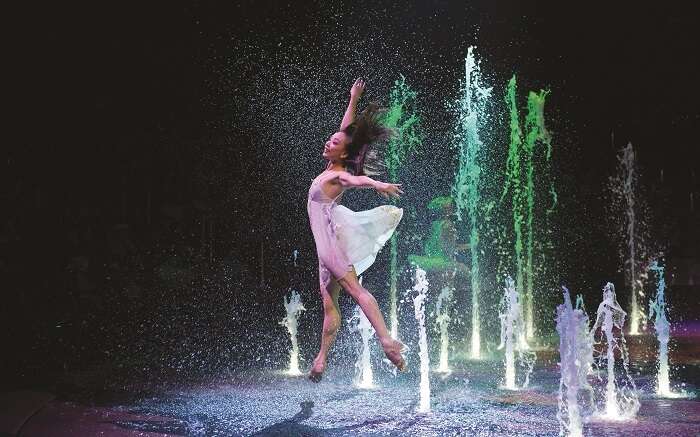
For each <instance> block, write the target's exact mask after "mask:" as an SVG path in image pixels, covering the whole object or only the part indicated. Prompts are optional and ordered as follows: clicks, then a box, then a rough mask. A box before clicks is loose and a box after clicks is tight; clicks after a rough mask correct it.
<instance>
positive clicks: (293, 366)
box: [279, 290, 306, 376]
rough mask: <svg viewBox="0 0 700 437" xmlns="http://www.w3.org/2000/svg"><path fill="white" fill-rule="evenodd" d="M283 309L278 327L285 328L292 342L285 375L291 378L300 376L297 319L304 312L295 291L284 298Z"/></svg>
mask: <svg viewBox="0 0 700 437" xmlns="http://www.w3.org/2000/svg"><path fill="white" fill-rule="evenodd" d="M284 309H285V310H287V315H286V316H285V317H284V319H282V321H281V322H279V323H280V325H283V326H286V327H287V331H288V332H289V338H290V340H291V342H292V349H291V350H290V352H289V369H288V370H287V374H289V375H292V376H299V375H301V374H302V373H301V370H299V343H298V342H297V318H298V316H299V313H300V312H302V311H306V308H304V304H302V303H301V296H300V295H299V293H298V292H297V291H296V290H292V291H291V293H290V296H289V299H287V297H286V296H284Z"/></svg>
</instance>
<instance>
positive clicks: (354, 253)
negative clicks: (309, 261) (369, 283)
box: [307, 173, 403, 286]
mask: <svg viewBox="0 0 700 437" xmlns="http://www.w3.org/2000/svg"><path fill="white" fill-rule="evenodd" d="M328 176H333V174H332V173H330V174H327V175H323V174H321V175H320V176H319V177H317V178H316V179H315V180H314V182H313V183H312V184H311V188H309V198H308V202H307V210H308V213H309V222H310V224H311V231H312V232H313V234H314V240H315V242H316V252H317V254H318V261H319V276H320V282H321V285H322V286H327V285H328V284H329V283H330V281H331V279H332V278H335V279H340V278H342V277H343V276H345V274H347V272H349V271H351V270H352V268H353V267H354V268H355V272H356V274H357V275H358V276H359V275H360V274H361V273H362V272H364V271H365V270H367V268H369V266H371V265H372V264H373V263H374V260H375V259H376V257H377V254H378V253H379V251H380V250H381V248H382V247H383V246H384V244H385V243H386V241H387V240H388V239H389V238H391V235H392V234H393V233H394V230H395V229H396V227H397V226H398V224H399V222H400V221H401V218H402V217H403V209H401V208H397V207H395V206H393V205H382V206H378V207H376V208H372V209H370V210H367V211H352V210H351V209H349V208H346V207H344V206H342V205H339V204H338V203H337V200H338V199H339V198H340V197H341V195H342V193H341V194H340V195H338V197H336V198H335V199H331V198H330V197H328V196H327V195H326V194H325V193H324V192H323V189H322V188H321V186H322V184H323V182H324V181H325V179H326V178H328Z"/></svg>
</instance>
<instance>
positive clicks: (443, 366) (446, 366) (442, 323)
mask: <svg viewBox="0 0 700 437" xmlns="http://www.w3.org/2000/svg"><path fill="white" fill-rule="evenodd" d="M453 294H454V290H453V288H452V287H450V286H445V287H442V291H441V292H440V294H439V295H438V298H437V303H436V304H435V313H437V318H436V319H437V324H438V329H439V330H440V364H439V365H438V368H437V371H438V372H443V373H449V372H451V370H450V363H449V348H450V335H449V331H448V328H449V326H450V314H449V307H448V304H449V302H450V301H451V300H452V295H453Z"/></svg>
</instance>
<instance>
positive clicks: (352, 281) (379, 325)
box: [338, 269, 405, 370]
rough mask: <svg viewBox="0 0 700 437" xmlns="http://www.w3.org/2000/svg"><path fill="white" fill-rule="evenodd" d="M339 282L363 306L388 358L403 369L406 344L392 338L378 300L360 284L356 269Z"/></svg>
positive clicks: (363, 310)
mask: <svg viewBox="0 0 700 437" xmlns="http://www.w3.org/2000/svg"><path fill="white" fill-rule="evenodd" d="M338 282H339V283H340V285H341V286H342V287H343V289H344V290H345V291H347V292H348V294H350V296H352V298H353V299H354V300H355V302H357V304H358V305H359V306H360V308H362V312H364V313H365V316H367V319H368V320H369V322H370V323H371V324H372V327H373V328H374V330H375V331H376V333H377V338H378V339H379V342H380V343H381V345H382V348H383V349H384V353H385V354H386V355H387V358H389V359H390V360H391V362H392V363H394V364H395V365H396V367H398V368H399V369H400V370H403V367H404V365H405V362H404V360H403V357H401V350H402V349H403V348H404V347H405V346H404V345H403V344H402V343H401V342H400V341H397V340H394V339H393V338H391V335H390V334H389V330H388V329H387V328H386V323H385V322H384V317H383V316H382V313H381V311H379V305H378V304H377V300H376V299H375V298H374V296H372V293H370V292H369V291H367V289H366V288H364V287H363V286H362V285H360V281H358V279H357V274H355V270H354V269H353V270H352V271H351V272H348V273H347V274H346V275H345V276H343V277H342V278H340V279H338Z"/></svg>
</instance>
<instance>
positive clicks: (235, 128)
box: [0, 0, 700, 378]
mask: <svg viewBox="0 0 700 437" xmlns="http://www.w3.org/2000/svg"><path fill="white" fill-rule="evenodd" d="M327 3H331V2H281V1H279V2H278V1H262V0H261V1H250V2H223V1H220V2H204V1H196V2H195V1H192V2H183V1H174V2H146V3H141V4H124V3H120V4H116V3H115V4H111V5H105V4H101V3H92V4H81V5H66V4H53V5H48V6H44V7H42V9H41V11H37V10H35V9H34V8H33V7H30V6H25V7H24V9H23V10H17V11H15V14H14V16H15V17H16V20H15V23H14V27H15V28H16V29H17V31H16V32H15V34H14V37H13V39H12V41H11V45H12V46H13V47H12V48H11V50H10V54H11V56H12V58H13V61H12V62H8V63H6V64H5V68H6V69H7V70H9V72H10V75H11V77H12V79H11V81H10V82H9V83H7V84H6V85H7V86H8V88H9V91H10V95H11V96H12V101H13V103H12V105H11V107H10V112H11V113H12V118H11V120H12V123H11V126H10V129H11V130H13V131H16V132H17V133H18V136H17V138H16V139H15V140H12V141H8V142H6V144H5V147H3V154H4V159H3V160H2V165H3V169H2V172H1V174H2V178H3V180H2V186H3V190H2V194H3V203H4V205H5V207H4V208H2V213H1V214H0V217H1V219H2V222H1V223H2V228H0V229H1V230H2V232H0V247H1V248H2V255H1V258H0V272H2V276H3V278H4V281H3V282H4V283H5V284H6V286H4V287H3V289H4V293H3V294H4V296H5V297H4V300H5V304H4V305H3V308H4V309H3V312H2V315H1V318H2V320H3V321H4V322H5V323H6V325H7V327H6V329H3V334H4V335H5V336H6V338H5V340H6V341H8V342H9V344H10V345H11V349H12V350H15V351H18V352H17V355H18V356H23V357H24V358H22V359H21V360H18V361H17V363H16V364H15V363H9V364H6V365H8V366H10V369H11V370H12V371H13V372H16V371H17V369H19V368H22V367H24V368H27V366H29V367H31V366H32V365H35V367H36V368H50V369H53V368H58V367H61V366H63V367H64V368H65V367H66V366H67V367H71V366H73V367H78V366H80V365H81V363H88V362H93V361H97V360H99V359H100V356H101V355H100V353H101V352H100V350H101V346H95V345H102V344H104V338H100V335H99V334H95V335H89V334H86V333H85V329H88V328H89V327H97V328H96V329H98V330H97V331H96V332H102V333H103V335H107V334H105V333H109V337H110V342H111V341H112V340H113V339H114V338H116V337H118V336H119V335H121V334H123V331H124V329H125V328H124V327H125V326H130V325H131V324H132V322H133V321H134V320H143V319H145V318H147V317H146V316H144V314H151V315H152V317H153V318H157V317H159V316H158V314H162V313H163V312H167V311H174V309H173V308H180V307H178V305H181V306H186V307H188V308H190V312H189V313H188V314H189V315H190V316H192V317H198V316H197V312H196V308H197V305H196V303H197V302H204V301H207V302H208V304H210V305H213V304H212V299H213V298H212V296H217V299H222V301H224V302H229V301H227V300H226V299H228V298H226V297H222V294H221V293H218V292H217V291H215V290H217V289H219V288H222V287H223V288H226V289H229V288H227V287H228V286H226V287H224V286H222V285H221V284H222V283H223V282H225V281H231V280H233V281H234V282H235V283H237V284H239V285H240V284H244V285H240V287H241V288H247V291H246V292H245V293H248V294H246V296H248V297H247V298H246V299H247V300H246V299H243V300H242V301H240V302H239V303H238V304H237V305H241V306H243V307H245V306H246V305H249V306H251V307H252V306H254V305H256V304H258V303H260V302H263V303H264V302H277V303H278V301H281V299H280V296H281V295H282V293H284V291H285V290H286V287H287V286H288V284H289V283H291V282H293V281H297V282H298V284H304V285H303V287H305V288H308V289H310V288H312V287H313V286H314V284H315V283H316V282H315V281H316V277H315V275H316V271H315V268H316V264H315V263H316V260H315V258H314V257H315V254H314V252H313V240H311V235H310V232H308V223H307V221H306V220H307V219H306V211H305V200H306V199H305V196H306V190H307V189H308V183H309V182H310V180H311V179H312V178H313V177H314V176H315V175H316V174H318V173H319V172H320V171H322V169H323V162H322V158H321V157H320V153H321V148H322V144H323V142H324V141H325V139H326V138H327V136H328V135H330V134H332V133H333V131H334V129H336V128H337V123H339V121H340V119H341V118H342V111H343V109H344V106H345V105H346V102H347V100H346V99H347V93H348V90H349V87H350V85H351V83H352V79H353V78H355V77H358V76H363V77H367V78H368V91H367V100H365V102H367V101H368V100H369V99H379V100H381V99H382V96H383V95H385V93H386V91H387V90H388V87H389V86H390V85H391V83H392V82H393V81H394V80H395V79H396V78H397V75H398V73H401V74H403V75H404V76H405V77H406V79H407V80H408V81H409V82H410V83H411V84H412V86H413V87H414V88H415V89H416V90H418V91H419V93H420V95H421V103H422V105H423V108H424V111H425V117H426V119H428V120H430V119H431V116H433V117H434V118H436V119H438V118H440V117H441V115H440V114H443V113H444V112H441V111H444V102H445V101H447V100H449V99H454V97H455V93H456V91H457V89H458V81H459V78H460V74H461V73H462V70H461V68H463V67H462V65H463V59H464V56H465V55H466V51H467V48H468V47H469V46H472V45H474V46H476V47H477V50H478V53H479V56H480V58H481V59H482V69H483V71H484V72H485V74H486V75H487V76H488V77H489V79H490V80H491V81H492V83H493V85H494V87H495V88H496V89H498V91H497V92H496V93H497V97H498V98H499V99H500V98H501V97H500V96H501V95H502V94H501V93H502V89H503V87H504V84H505V82H506V81H507V79H508V78H510V76H511V75H513V74H517V77H518V80H519V87H520V90H521V92H522V93H524V92H525V90H539V89H549V90H551V95H550V98H549V100H548V103H547V117H548V119H547V120H548V125H549V127H550V128H551V129H552V132H553V135H554V144H555V145H556V148H555V154H557V156H556V159H555V162H556V165H557V178H558V181H559V183H560V184H561V186H562V187H564V188H563V189H562V190H563V191H562V192H563V193H565V195H566V196H565V198H564V199H563V203H562V207H563V208H570V209H569V210H570V212H571V213H570V215H568V216H563V218H562V220H561V222H560V226H561V228H560V229H559V230H560V231H561V232H562V233H564V234H566V235H567V237H565V238H568V239H570V241H571V244H570V245H569V246H568V247H566V248H564V247H562V251H563V252H564V253H563V254H562V256H563V257H568V256H571V257H572V258H575V259H576V260H579V259H585V260H588V262H587V263H585V265H583V266H582V265H580V263H578V262H577V264H578V265H576V266H572V265H570V264H567V267H566V269H565V270H566V271H565V272H564V273H562V276H563V279H568V280H571V281H572V282H574V283H575V286H578V287H580V288H589V289H591V290H595V289H597V288H598V287H599V285H600V284H601V282H602V281H603V280H604V278H603V276H605V275H608V277H611V276H612V277H614V278H616V279H621V275H620V274H619V272H618V266H617V264H616V261H615V249H614V247H613V244H612V243H611V242H610V241H609V238H608V236H607V234H606V230H605V220H604V217H603V216H604V214H605V208H604V205H603V204H602V203H603V202H604V198H605V183H606V180H607V178H608V176H610V175H611V174H612V172H613V171H614V167H615V163H616V160H615V155H616V153H617V150H618V149H619V148H620V147H622V146H623V145H625V144H626V143H627V142H628V141H631V142H632V143H633V144H634V145H635V147H636V148H637V150H638V154H639V165H640V168H641V170H642V174H643V177H642V181H643V183H644V185H645V187H646V190H647V194H648V198H649V202H650V207H651V209H652V210H653V212H654V219H653V222H654V223H658V232H659V235H661V236H662V237H661V238H663V239H664V243H663V245H664V246H665V247H666V248H667V254H668V255H669V256H670V257H673V256H675V257H682V258H692V259H695V260H696V262H697V259H698V258H699V257H700V252H699V251H700V249H699V248H700V235H699V234H700V232H699V231H698V229H699V228H700V213H699V212H698V208H699V206H698V202H700V181H699V178H700V175H698V173H699V171H698V167H699V166H698V162H699V157H700V153H699V152H698V149H699V147H700V144H698V140H697V134H696V133H697V132H698V128H700V109H699V107H698V102H699V101H700V90H699V89H698V86H697V64H698V62H697V59H698V53H700V50H699V49H700V47H699V46H700V43H699V41H700V34H699V33H700V31H699V30H698V29H700V26H698V24H700V18H699V16H698V14H697V12H696V11H695V10H691V9H690V8H691V6H689V5H688V4H687V3H683V2H677V3H669V2H654V3H651V4H650V5H643V4H642V3H641V2H583V3H578V4H577V5H575V6H574V5H573V4H572V3H570V2H493V1H479V2H469V1H433V2H408V3H409V4H407V5H405V6H401V7H398V6H397V5H398V3H397V2H382V1H372V2H365V1H354V2H341V3H335V4H334V5H333V6H329V4H327ZM10 19H12V18H10ZM383 93H384V94H383ZM426 126H427V128H426V129H427V133H428V136H429V138H428V139H427V140H426V142H425V144H424V146H425V148H424V150H423V151H422V152H421V153H422V154H423V155H422V156H423V157H425V156H426V154H429V153H430V151H431V148H432V149H435V148H437V147H440V143H441V142H442V140H444V138H445V134H444V133H439V132H441V129H442V128H443V127H444V126H443V125H441V124H440V122H439V121H435V122H427V123H426ZM433 133H434V135H432V137H431V134H433ZM613 133H614V144H613V142H612V140H611V135H612V134H613ZM441 156H443V157H444V155H441ZM420 159H421V158H418V160H419V161H420ZM422 159H425V158H422ZM420 162H424V161H420ZM434 171H435V170H434V169H431V168H423V169H421V170H417V171H416V173H415V174H412V175H410V176H408V175H407V176H406V179H407V185H408V186H410V184H411V183H417V181H419V180H420V178H421V177H429V176H430V175H431V174H432V173H434ZM662 172H663V180H662V179H661V177H662V176H661V173H662ZM451 177H452V173H449V174H446V175H437V176H435V178H436V179H435V180H436V181H437V182H436V184H437V185H438V186H441V187H442V185H440V184H443V185H444V183H445V182H447V180H448V179H449V178H451ZM691 193H694V196H695V207H694V210H691V209H690V204H689V198H690V195H691ZM407 196H410V192H409V193H407ZM358 199H360V200H359V202H368V200H367V199H369V198H368V197H361V196H360V197H358ZM375 203H376V199H375ZM261 248H262V254H263V256H264V258H265V260H266V261H265V265H264V267H262V266H261ZM293 249H299V250H300V252H301V254H302V258H303V260H302V261H303V263H302V268H303V270H302V272H301V273H300V272H296V273H293V272H292V271H291V270H290V256H291V252H292V250H293ZM185 265H186V266H194V267H191V268H190V269H189V270H188V271H187V272H185V273H182V272H183V271H184V270H185V268H184V267H183V266H185ZM164 266H166V267H167V268H171V269H172V270H173V271H175V270H177V271H178V272H180V273H182V274H183V275H184V276H177V275H176V276H177V279H173V281H174V282H177V283H178V284H179V286H182V284H183V283H187V284H191V286H192V287H195V285H194V284H198V285H196V287H199V288H198V289H200V290H201V289H202V288H201V287H204V288H207V287H209V288H207V289H208V290H210V291H209V292H208V294H205V296H203V295H202V293H191V292H184V291H183V292H179V293H174V294H172V293H169V292H166V291H165V290H166V289H167V288H168V286H167V285H163V283H162V282H159V279H158V278H160V279H162V278H163V277H164V276H163V275H162V274H160V273H158V272H162V271H164V269H166V267H164ZM222 266H225V269H223V270H222ZM261 267H262V268H263V269H264V270H263V271H262V272H261ZM222 272H223V273H222ZM290 272H292V273H290ZM178 274H179V273H178ZM261 274H263V275H265V276H266V286H267V287H268V288H264V287H261V288H259V289H258V291H257V292H254V291H251V290H252V289H253V288H255V287H260V286H259V280H260V275H261ZM159 275H160V276H159ZM290 277H293V280H292V279H290ZM232 278H233V279H232ZM8 279H9V280H8ZM171 279H172V277H171ZM202 284H208V285H206V286H203V285H202ZM212 284H213V285H212ZM217 287H219V288H217ZM185 288H186V287H185ZM154 289H159V290H161V291H158V292H154V291H153V290H154ZM256 289H257V288H256ZM689 290H690V289H689ZM695 290H697V288H695ZM245 293H244V294H245ZM309 293H310V294H309V296H311V295H312V294H311V292H310V291H309ZM207 296H208V297H207ZM170 299H172V301H173V302H180V303H179V304H177V303H170V304H169V305H171V306H170V307H167V308H166V307H164V306H163V304H162V303H163V302H164V301H166V300H167V301H170ZM207 299H208V300H207ZM230 299H233V300H235V299H236V298H235V297H230ZM214 300H216V299H214ZM690 301H691V302H693V304H694V305H695V310H690V311H689V312H688V313H687V314H688V315H690V314H692V313H693V312H694V311H696V310H697V303H696V301H697V299H690ZM188 302H189V303H188ZM229 303H230V302H229ZM202 305H204V304H202ZM114 308H122V309H123V312H121V313H119V314H118V315H114V314H113V315H112V318H108V317H106V316H105V314H107V313H109V312H111V311H112V310H113V309H114ZM200 308H204V307H200ZM207 308H208V307H207ZM202 311H205V310H202ZM221 311H222V312H220V313H216V315H212V314H213V313H212V312H211V311H209V310H206V312H207V314H208V315H207V317H200V319H201V323H198V324H196V325H197V329H198V330H199V331H196V332H199V333H200V334H196V335H202V336H206V334H205V333H206V332H210V331H211V330H215V329H219V328H217V327H220V326H224V325H222V323H223V322H221V320H224V319H225V317H226V314H225V312H224V311H223V310H221ZM154 314H155V315H154ZM276 318H277V315H275V319H276ZM119 320H120V321H119ZM219 322H220V323H219ZM120 323H121V324H120ZM217 323H219V324H217ZM62 324H63V325H65V326H69V327H70V326H72V327H73V328H72V329H73V330H72V331H70V333H69V334H63V333H61V334H56V333H55V332H54V331H55V327H56V326H57V325H58V326H60V325H62ZM122 324H123V325H122ZM79 326H83V328H82V329H79V328H77V327H79ZM85 327H88V328H85ZM173 329H174V328H173ZM193 329H194V328H193ZM88 330H89V329H88ZM100 330H101V331H100ZM156 331H157V329H155V328H154V329H153V330H152V331H149V332H151V333H152V332H156ZM190 332H195V331H194V330H193V331H190ZM124 335H125V336H126V337H129V335H132V336H139V335H141V336H143V335H145V334H144V332H142V331H139V332H134V333H131V334H129V335H127V334H124ZM196 335H195V334H192V336H193V338H195V337H196ZM129 338H132V337H129ZM193 341H194V340H193ZM59 343H60V344H61V345H63V346H56V344H59ZM108 343H109V342H108ZM116 343H117V342H116V340H115V341H114V344H113V343H109V348H110V350H111V351H114V350H116V349H115V348H116V347H117V346H115V344H116ZM105 347H107V346H105ZM222 347H223V346H222ZM86 350H87V351H88V352H86ZM57 351H60V352H57ZM66 351H69V352H66ZM70 351H72V352H70ZM76 351H77V352H80V353H77V354H76ZM90 351H93V352H90ZM46 354H53V355H52V356H55V357H58V358H55V359H54V360H48V361H49V362H48V363H44V364H41V365H39V364H36V363H37V362H39V361H41V360H40V358H39V357H42V356H44V355H46ZM70 354H75V358H61V357H63V356H64V355H70ZM215 355H216V352H215V351H214V352H212V354H211V356H215ZM71 360H72V361H71ZM32 363H33V364H32ZM66 363H69V364H66ZM42 366H44V367H42ZM24 375H25V376H27V375H26V374H24ZM29 377H30V378H31V377H33V376H31V375H29Z"/></svg>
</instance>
